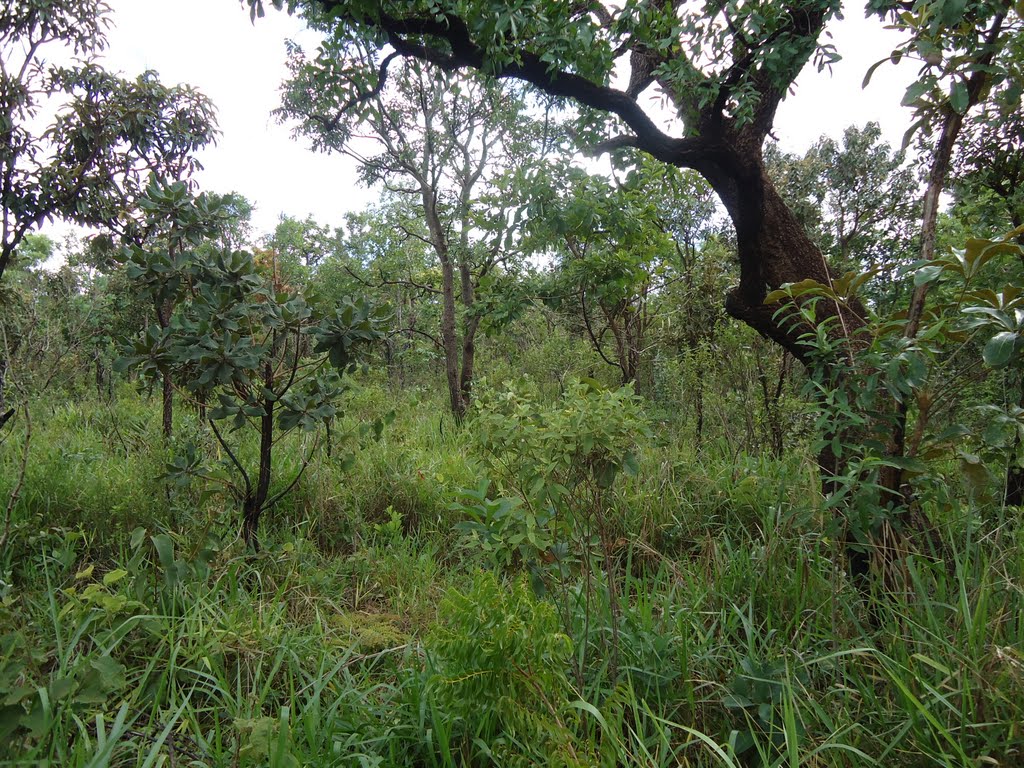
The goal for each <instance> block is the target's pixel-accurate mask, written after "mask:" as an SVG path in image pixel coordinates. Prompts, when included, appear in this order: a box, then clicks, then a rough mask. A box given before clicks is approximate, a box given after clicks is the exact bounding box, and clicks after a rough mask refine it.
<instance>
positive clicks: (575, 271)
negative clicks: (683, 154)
mask: <svg viewBox="0 0 1024 768" xmlns="http://www.w3.org/2000/svg"><path fill="white" fill-rule="evenodd" d="M652 176H655V177H657V179H658V182H659V185H660V187H661V189H662V190H663V191H664V194H662V195H652V194H651V189H650V188H651V186H653V185H651V184H650V180H651V177H652ZM526 194H527V195H528V196H529V199H530V202H529V205H528V211H529V221H528V229H529V232H530V237H529V238H528V240H527V245H528V246H529V247H531V248H532V249H533V250H540V251H544V250H547V249H553V250H554V253H555V254H557V255H558V256H559V257H560V261H559V264H558V270H557V273H556V284H555V285H554V286H552V289H551V291H550V293H551V294H552V297H551V298H550V299H549V300H548V301H549V303H557V304H559V305H561V306H562V307H563V309H568V310H569V311H571V312H576V313H578V318H579V321H580V325H581V326H582V328H581V330H582V332H584V333H585V335H586V337H587V338H588V339H589V340H590V343H591V345H592V346H593V347H594V350H595V351H596V352H597V353H598V355H599V356H600V357H601V358H602V359H603V360H604V361H605V362H606V363H607V364H609V365H612V366H615V367H617V368H618V369H619V374H620V376H621V379H622V383H623V384H628V383H630V382H636V381H637V378H638V376H639V374H640V368H641V362H642V361H643V359H644V358H645V354H644V353H645V352H647V350H648V348H649V346H650V344H651V339H650V335H649V334H650V331H651V328H652V326H653V324H654V323H655V321H656V317H657V310H656V301H655V299H656V298H657V296H658V295H659V294H660V293H661V292H663V291H664V290H665V288H667V287H668V286H669V285H671V284H672V283H673V282H676V281H678V280H683V279H688V278H689V279H692V276H693V275H692V272H693V270H692V266H693V265H692V263H691V262H692V260H693V257H694V255H695V251H696V249H697V248H698V246H699V240H700V239H702V237H703V234H704V230H705V228H706V227H707V225H708V222H709V220H710V218H711V216H712V215H713V213H714V209H713V203H712V201H711V194H710V190H709V189H708V188H707V187H706V185H704V183H703V181H702V180H701V179H700V178H699V177H696V175H695V174H686V173H684V172H681V171H679V170H678V169H674V168H667V167H665V166H663V165H661V164H659V163H653V162H645V163H643V164H642V165H641V167H640V168H637V169H635V170H634V171H633V172H632V173H630V174H629V176H628V177H627V178H626V179H625V180H623V181H616V182H612V181H611V180H610V179H608V178H607V177H605V176H601V175H592V174H590V173H587V172H586V171H584V170H582V169H580V168H576V167H573V166H572V165H570V164H567V163H562V162H557V163H552V164H549V165H548V166H547V167H546V168H544V170H543V172H542V173H541V174H538V175H536V176H535V177H534V179H533V181H532V182H531V188H530V189H529V190H528V191H527V192H526ZM677 238H678V239H677Z"/></svg>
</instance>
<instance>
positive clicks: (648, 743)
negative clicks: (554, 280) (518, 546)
mask: <svg viewBox="0 0 1024 768" xmlns="http://www.w3.org/2000/svg"><path fill="white" fill-rule="evenodd" d="M392 408H394V409H395V410H396V411H397V418H396V421H395V423H394V424H393V425H392V426H391V427H389V428H388V430H386V431H385V433H384V435H383V436H382V438H381V439H380V440H379V441H364V442H363V443H361V444H360V443H358V441H356V442H355V443H349V445H350V450H356V449H358V451H357V455H356V460H355V462H354V463H353V464H352V466H351V467H350V468H345V467H344V466H343V463H342V462H341V460H340V454H341V453H342V451H343V450H344V449H343V447H342V445H343V443H341V442H340V441H339V443H338V444H337V445H336V446H335V447H336V448H337V452H335V453H334V454H333V455H332V456H331V457H328V456H326V454H321V455H318V456H317V457H316V459H315V461H314V463H313V464H312V465H311V467H310V469H309V470H308V471H307V473H306V475H305V476H304V478H303V480H302V481H301V482H300V483H299V484H298V485H297V486H296V490H295V492H294V493H293V494H292V495H291V496H290V497H288V499H287V501H286V502H284V503H282V505H281V506H280V507H279V508H277V509H275V510H274V512H273V514H272V515H271V516H270V518H269V519H268V531H267V535H266V537H265V541H264V548H263V550H262V551H261V552H260V553H259V554H255V555H254V554H251V553H247V552H245V551H244V549H243V547H242V546H241V544H240V543H239V542H238V540H237V537H236V535H235V519H236V518H235V510H234V508H233V506H232V500H231V498H230V497H229V496H227V495H226V494H214V495H208V494H207V495H204V494H203V492H202V490H203V489H202V488H200V487H191V488H177V489H170V490H168V489H167V488H166V487H165V484H164V483H163V482H162V481H160V480H159V479H158V476H159V475H160V474H161V472H162V471H163V467H164V464H165V463H166V461H167V460H168V458H169V457H170V456H171V455H173V452H174V451H175V450H177V449H178V447H180V446H181V445H183V444H184V443H185V442H187V441H202V440H204V439H206V438H205V437H204V433H203V429H202V427H201V426H200V425H197V424H195V423H194V420H193V417H192V416H191V415H190V414H188V413H187V412H182V413H180V414H179V422H178V423H177V424H176V427H177V430H178V434H179V437H178V438H176V442H175V443H173V444H172V445H170V446H167V447H165V446H164V445H163V444H162V441H161V440H160V438H159V423H158V421H157V420H156V418H155V416H154V415H153V414H154V412H155V410H154V409H153V408H152V407H151V404H148V403H146V402H145V401H143V400H141V399H133V398H132V397H130V396H128V395H126V394H125V395H122V397H121V400H120V402H119V405H118V407H117V409H116V410H115V409H111V408H109V407H107V406H105V405H102V404H93V403H79V404H72V405H68V404H63V403H61V404H56V405H48V404H45V403H39V404H36V405H35V406H34V410H33V415H34V425H35V435H34V440H33V452H32V457H31V463H30V470H29V473H28V475H27V477H26V480H25V485H24V490H23V493H22V497H21V500H20V502H19V503H18V505H17V507H16V509H15V519H14V527H13V530H14V536H13V538H12V543H11V546H10V547H9V548H8V550H7V551H5V552H3V553H0V580H2V583H0V765H9V766H14V765H18V766H29V765H53V766H69V767H71V768H76V767H82V766H97V767H98V766H144V767H145V768H149V767H150V766H181V765H189V766H236V765H237V766H282V767H283V766H305V765H309V766H348V765H352V766H400V765H419V766H460V765H481V766H482V765H516V764H521V765H533V764H544V763H546V764H552V765H555V764H561V765H600V766H617V765H626V766H675V765H688V766H780V767H781V766H815V767H817V766H837V767H838V766H861V765H879V766H892V765H899V766H978V765H1001V766H1013V765H1018V764H1020V763H1021V762H1022V761H1024V755H1022V752H1021V750H1022V749H1024V733H1022V732H1021V725H1020V724H1021V723H1022V722H1024V595H1022V590H1021V584H1022V580H1024V558H1022V556H1021V552H1022V547H1021V545H1022V543H1024V541H1022V537H1024V530H1022V526H1021V525H1020V522H1019V519H1018V515H1017V514H1016V513H1015V512H1012V511H1010V510H994V509H976V508H970V507H963V508H961V507H954V506H952V505H953V502H949V504H950V506H947V507H945V508H943V509H936V510H931V518H932V519H934V520H936V521H939V525H938V528H937V533H936V540H935V542H934V545H933V547H932V548H931V549H930V550H929V551H928V552H922V553H918V554H915V555H913V556H912V557H910V558H909V559H908V560H907V561H906V563H905V583H904V584H903V588H902V590H901V591H900V592H899V593H898V594H895V595H891V594H890V595H875V596H873V597H870V598H866V597H865V596H864V594H863V593H862V592H860V591H858V590H856V589H853V588H852V587H851V586H850V585H849V583H848V580H847V578H846V576H845V574H844V573H843V572H842V561H841V558H840V556H839V551H840V550H839V546H838V545H837V543H836V542H835V541H833V540H832V539H831V538H830V537H829V536H828V535H827V527H826V525H825V522H826V521H825V519H824V515H823V513H822V511H821V510H819V509H818V508H817V506H816V504H815V501H814V499H815V494H814V478H813V471H812V469H811V468H810V467H809V466H808V463H807V462H806V461H805V460H803V459H802V458H801V457H800V456H799V455H796V454H795V453H794V454H793V455H790V456H787V457H785V458H783V459H781V460H774V459H768V458H758V457H748V456H745V455H742V454H740V455H738V456H737V455H734V454H732V453H730V452H728V451H725V450H723V451H717V450H716V449H715V447H714V446H713V445H705V446H704V447H702V448H701V449H700V450H696V449H694V448H690V447H686V446H681V445H678V444H677V443H676V442H675V441H673V440H670V439H667V438H666V439H661V440H656V441H655V443H654V444H652V445H648V446H647V447H646V448H645V449H644V451H643V455H642V456H641V457H640V458H641V462H640V465H641V471H640V474H639V475H638V476H637V477H636V478H632V479H629V480H628V481H627V482H625V483H624V484H623V485H622V486H621V487H620V488H619V489H618V490H617V491H616V492H615V493H610V494H609V495H608V497H607V503H608V508H607V509H606V510H603V513H604V514H605V515H607V516H608V518H609V525H610V526H611V528H612V529H613V531H614V533H615V536H614V539H615V541H614V547H613V548H612V550H611V551H609V552H607V553H603V554H602V555H601V557H602V558H605V559H604V560H602V561H601V562H600V563H597V564H596V565H595V567H594V568H592V569H591V570H589V571H584V570H582V569H581V568H576V569H570V570H569V571H567V572H566V573H565V575H564V578H562V579H560V580H559V581H558V582H557V583H553V584H552V587H553V588H552V589H551V590H550V591H549V593H548V594H547V595H545V596H542V597H540V596H537V595H534V594H533V593H532V592H531V591H530V590H529V589H527V588H526V587H525V586H523V582H522V580H521V579H522V575H523V574H521V573H518V572H517V571H516V569H515V568H512V569H510V570H509V571H508V572H500V573H495V572H488V571H484V570H481V568H482V567H484V566H486V565H487V564H488V563H489V562H491V561H489V560H487V559H485V558H484V557H482V556H480V555H479V554H477V553H474V552H473V551H472V549H467V548H465V547H460V546H457V545H458V544H459V543H460V542H459V539H458V534H457V533H456V532H455V530H454V525H455V523H456V522H458V520H457V519H456V517H455V516H456V514H457V513H455V512H453V511H452V510H451V509H450V508H449V503H450V502H451V501H452V500H454V499H455V498H456V496H457V493H458V490H459V489H460V488H464V487H470V486H472V485H474V484H475V482H476V477H477V474H478V472H479V466H480V461H481V459H482V457H478V456H475V455H474V448H473V445H474V442H473V441H472V440H470V439H469V438H468V436H467V435H466V434H465V431H459V430H456V429H454V428H453V425H452V424H451V423H450V422H449V421H448V420H447V419H445V418H444V417H442V416H441V415H440V414H441V412H442V404H440V403H439V402H438V401H435V400H434V399H432V398H431V397H428V396H425V395H422V394H420V395H417V394H401V395H395V394H393V393H388V392H384V391H383V390H382V389H381V388H380V387H378V386H377V385H373V384H366V385H365V386H363V387H362V388H361V389H359V390H358V391H357V392H356V393H355V395H354V397H353V400H352V401H351V403H350V407H349V409H348V410H347V411H346V414H345V416H344V417H343V419H342V420H341V421H340V422H339V424H338V425H337V426H338V430H337V433H338V434H341V433H344V432H345V431H346V429H347V428H348V427H351V426H354V425H355V424H357V423H358V422H359V421H360V420H364V419H366V418H368V417H370V416H376V415H379V414H381V413H384V412H386V411H387V410H390V409H392ZM18 448H19V446H17V439H16V436H14V437H13V438H12V439H9V440H8V441H7V443H5V444H4V446H3V447H2V448H0V467H2V473H0V500H3V499H6V494H7V492H8V491H9V489H10V488H11V487H12V485H13V479H12V478H13V469H15V468H16V465H17V459H18V455H17V454H18ZM297 448H298V444H297V443H295V444H291V443H288V442H284V443H282V444H281V445H280V447H279V455H280V456H281V460H280V462H279V463H278V465H277V468H278V470H279V471H280V475H279V478H281V479H279V480H278V481H277V482H281V483H283V482H286V480H287V478H289V477H290V474H291V472H293V471H296V470H297V468H298V466H299V462H300V459H299V458H298V450H297ZM244 450H245V451H248V450H251V447H246V448H245V449H244ZM597 566H599V567H597ZM609 579H614V580H615V584H616V587H617V594H618V595H619V596H620V601H619V602H620V605H619V606H618V610H617V611H616V610H613V608H612V606H611V605H610V604H609V599H608V595H609V594H610V590H609V589H608V588H607V587H608V585H607V580H609ZM613 625H614V627H613ZM613 629H614V631H613ZM499 640H500V642H501V643H502V645H501V647H500V650H499V652H493V650H494V649H493V648H492V650H491V651H490V652H489V651H487V648H488V647H489V646H488V643H495V642H498V641H499ZM613 655H614V657H615V658H616V659H617V663H612V658H613Z"/></svg>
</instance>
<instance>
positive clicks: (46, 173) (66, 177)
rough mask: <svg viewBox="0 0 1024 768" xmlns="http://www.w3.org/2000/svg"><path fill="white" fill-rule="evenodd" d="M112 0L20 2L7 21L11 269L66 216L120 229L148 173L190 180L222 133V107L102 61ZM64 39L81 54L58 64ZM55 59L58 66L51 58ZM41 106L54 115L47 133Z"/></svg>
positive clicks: (2, 98)
mask: <svg viewBox="0 0 1024 768" xmlns="http://www.w3.org/2000/svg"><path fill="white" fill-rule="evenodd" d="M109 11H110V7H109V5H107V4H106V3H103V2H85V1H84V0H60V1H59V2H48V3H40V2H38V0H17V1H16V2H13V3H8V4H7V5H6V7H5V9H4V11H3V15H2V16H0V45H2V47H3V48H4V50H6V51H10V52H11V57H10V58H7V59H5V72H7V73H8V74H6V75H5V76H4V77H3V78H2V79H0V104H2V105H3V110H2V112H3V115H2V116H0V136H3V137H4V138H3V144H4V150H5V151H4V152H3V155H2V158H0V175H2V176H3V178H4V179H5V182H4V185H5V187H4V188H5V190H6V192H5V194H4V200H3V213H4V220H5V221H6V222H7V224H6V225H5V227H4V232H3V241H2V242H0V276H2V275H3V274H4V271H5V270H6V268H7V267H8V266H9V265H10V263H11V260H12V258H13V255H14V251H15V250H16V249H17V248H18V247H19V245H20V244H21V242H22V240H23V239H24V237H25V236H26V235H27V234H28V233H29V232H30V231H31V230H32V229H34V228H35V227H36V226H38V225H39V224H41V223H42V222H44V221H46V220H47V219H50V218H53V217H54V216H58V217H62V218H64V219H67V220H69V221H73V222H75V223H76V224H80V225H85V226H97V225H100V226H105V227H111V228H118V227H119V226H121V225H122V224H124V221H125V217H124V215H123V214H124V212H125V208H126V207H127V206H128V204H129V203H130V202H131V201H132V200H133V199H134V198H135V197H137V196H140V195H141V194H142V190H143V188H144V186H145V184H146V182H147V179H148V178H149V176H150V175H151V174H152V175H155V176H157V177H159V178H161V179H167V178H171V179H173V178H179V179H180V178H184V177H187V176H188V175H189V174H190V173H191V172H192V171H193V170H194V169H195V168H196V167H197V161H196V159H195V156H194V155H195V152H196V151H197V150H198V149H200V148H201V147H203V146H205V145H206V144H208V143H209V142H211V141H212V140H213V138H214V135H215V133H216V128H215V125H214V119H213V106H212V105H211V104H210V102H209V100H208V99H206V97H205V96H203V95H202V94H200V93H198V92H197V91H195V90H193V89H192V88H190V87H188V86H175V87H168V86H165V85H163V84H161V83H160V82H159V80H158V79H157V76H156V73H155V72H146V73H144V74H142V75H140V76H139V77H138V78H136V79H135V80H126V79H123V78H121V77H118V76H116V75H113V74H111V73H109V72H107V71H105V70H104V69H103V68H102V67H100V66H99V64H97V63H96V61H95V58H94V57H95V56H96V54H97V53H99V52H100V51H102V50H103V48H104V47H105V46H106V39H105V31H106V26H107V24H108V23H109V17H108V14H109ZM58 46H63V47H64V48H65V49H66V50H69V51H71V52H73V54H74V55H75V56H77V57H79V58H77V59H76V60H75V61H74V62H73V63H71V64H68V65H66V66H60V65H58V64H53V63H50V61H52V60H53V58H58V59H59V56H58V57H53V56H52V55H47V51H51V50H53V51H54V53H56V52H57V51H56V50H54V49H55V48H57V47H58ZM48 60H49V61H48ZM40 111H44V113H50V114H52V115H53V119H52V122H50V124H49V125H48V126H46V127H45V128H43V129H42V130H39V127H38V121H37V120H36V119H35V118H36V117H37V115H38V114H39V113H40Z"/></svg>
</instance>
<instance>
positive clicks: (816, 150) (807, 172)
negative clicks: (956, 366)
mask: <svg viewBox="0 0 1024 768" xmlns="http://www.w3.org/2000/svg"><path fill="white" fill-rule="evenodd" d="M880 139H881V130H880V129H879V126H878V124H877V123H867V124H866V125H865V126H864V127H863V128H858V127H856V126H850V127H849V128H847V129H846V130H845V131H844V132H843V139H842V143H841V144H840V143H838V142H836V141H835V140H833V139H831V138H828V137H826V136H823V137H821V138H820V139H819V140H818V141H817V142H815V144H814V146H812V147H811V148H810V149H809V150H808V151H807V153H806V154H805V155H804V156H803V157H802V158H798V157H796V156H793V155H787V154H785V153H783V152H780V151H779V150H778V148H777V147H775V146H774V145H769V146H768V148H767V151H766V153H765V158H766V161H767V164H768V170H769V173H770V174H771V175H772V176H773V178H775V179H776V182H777V184H778V186H779V188H780V189H782V190H785V191H784V193H783V197H784V198H785V199H786V202H787V204H788V205H789V206H790V207H791V208H792V209H793V210H794V212H796V213H797V215H798V217H799V218H800V219H801V221H802V222H803V224H804V226H805V227H806V228H807V230H808V232H810V233H811V235H812V237H813V238H814V240H815V242H817V243H818V245H819V247H821V249H822V251H823V252H824V253H825V254H827V255H828V256H829V258H830V259H832V262H833V263H834V264H835V265H836V266H837V268H838V269H839V270H841V271H843V272H846V271H851V270H852V271H857V272H859V271H861V270H875V271H877V272H878V273H879V276H880V277H881V278H882V280H881V283H882V285H881V286H880V289H881V292H883V293H885V292H887V293H889V294H891V293H892V291H893V290H894V289H895V288H896V287H898V283H899V281H900V275H899V269H900V267H904V266H906V265H907V264H909V263H910V262H911V261H912V260H913V258H914V256H915V255H916V254H915V253H914V252H913V248H914V246H915V245H916V242H915V240H916V237H917V233H918V229H919V225H920V221H921V210H920V205H919V200H918V181H917V179H916V178H915V174H914V171H913V168H911V167H910V166H909V165H907V164H906V163H905V159H904V155H903V153H902V152H897V151H894V150H893V149H892V148H891V147H890V146H889V145H888V144H887V143H885V142H883V141H881V140H880ZM872 298H876V299H877V298H878V295H875V296H873V297H872ZM888 298H889V300H890V301H889V303H890V304H891V303H892V296H891V295H890V296H889V297H888Z"/></svg>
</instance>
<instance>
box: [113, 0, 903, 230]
mask: <svg viewBox="0 0 1024 768" xmlns="http://www.w3.org/2000/svg"><path fill="white" fill-rule="evenodd" d="M110 4H111V6H112V8H113V22H114V26H113V27H112V29H111V30H110V32H109V35H108V39H109V44H110V45H109V48H108V50H107V51H106V53H105V55H104V59H105V64H106V66H107V68H108V69H111V70H114V71H119V72H121V73H122V74H124V75H128V76H135V75H137V74H139V73H140V72H142V71H144V70H146V69H154V70H156V71H157V72H159V73H160V76H161V79H162V81H163V82H165V83H166V84H175V83H189V84H191V85H193V86H195V87H197V88H198V89H199V90H201V91H202V92H203V93H205V94H206V95H207V96H209V97H210V98H211V99H212V100H213V102H214V104H216V106H217V110H218V122H219V125H220V130H221V133H222V135H221V137H220V140H219V141H218V144H217V146H215V147H212V148H209V149H207V150H205V151H204V152H203V153H202V155H201V160H202V162H203V165H204V166H205V170H204V171H203V173H202V174H201V176H200V177H199V181H200V184H201V185H202V188H203V189H206V190H210V191H214V192H228V191H237V192H241V193H242V194H244V195H245V196H246V197H247V198H249V199H250V200H251V201H252V202H254V203H255V205H256V213H255V216H254V223H255V225H256V229H257V231H259V232H266V231H269V230H271V229H273V227H274V224H275V223H276V221H277V218H278V216H279V215H280V214H281V213H287V214H290V215H292V216H297V217H300V218H304V217H305V216H306V215H309V214H312V215H313V216H314V217H315V218H316V219H317V220H318V221H320V222H322V223H325V224H331V225H337V224H340V223H341V219H342V216H343V214H344V213H345V212H346V211H349V210H354V209H358V208H361V207H363V206H364V205H365V204H366V203H367V202H368V201H369V200H371V199H372V197H373V194H372V193H371V192H369V191H367V190H365V189H363V188H361V187H360V186H359V185H358V184H357V181H356V175H355V172H354V166H353V164H352V162H351V161H349V160H348V159H346V158H343V157H341V156H337V155H333V156H327V155H322V154H317V153H314V152H312V151H311V150H309V149H308V148H307V147H306V146H304V144H303V143H301V142H300V141H296V140H293V139H292V138H291V136H290V131H289V128H288V127H287V126H281V125H278V124H277V123H276V122H275V120H274V119H273V118H272V117H271V116H270V112H271V110H273V109H274V108H275V107H277V106H278V103H279V95H278V88H279V86H280V84H281V81H282V80H283V79H284V77H285V75H286V70H285V66H284V60H285V40H287V39H296V40H299V41H300V42H304V43H305V44H306V45H307V46H309V47H312V45H313V44H315V38H311V37H310V36H309V33H308V32H304V30H303V27H302V24H301V22H299V20H298V19H296V18H291V17H288V16H287V15H285V14H284V13H279V12H275V11H272V10H270V11H268V13H267V16H266V17H265V18H264V19H261V20H258V21H257V23H256V24H255V25H253V24H251V23H250V21H249V15H248V12H247V10H246V9H244V8H243V7H242V6H241V4H240V3H239V2H238V0H175V2H167V1H166V0H110ZM862 7H863V6H852V7H851V10H850V11H849V13H848V17H847V18H846V20H844V21H842V22H836V23H834V24H833V26H832V28H831V30H830V31H831V32H832V34H833V36H834V42H835V44H836V45H837V47H838V49H839V52H840V54H842V56H843V60H842V61H841V62H839V63H838V64H836V65H834V66H833V67H832V73H831V75H829V73H828V72H825V73H822V74H818V73H815V72H813V69H812V68H810V67H808V69H807V71H806V72H805V73H804V75H803V76H802V77H801V78H800V80H799V81H798V83H797V88H796V92H795V94H794V95H792V96H790V97H789V98H788V99H787V100H786V101H785V102H784V103H783V105H782V107H781V108H780V110H779V114H778V119H777V121H776V130H775V135H776V136H777V137H778V138H779V140H780V142H781V143H782V146H783V147H784V148H785V149H787V150H790V151H799V152H802V151H803V150H805V149H806V148H807V147H809V146H810V145H811V144H812V143H813V142H814V140H816V139H817V138H818V137H819V136H821V135H822V134H828V135H830V136H833V137H836V138H838V137H840V136H842V132H843V129H844V128H846V127H847V126H849V125H851V124H857V125H863V124H864V123H865V122H867V121H868V120H876V121H878V122H880V123H881V124H882V129H883V135H884V136H885V138H886V139H887V140H888V141H890V143H892V144H894V145H898V144H899V142H900V140H901V138H902V134H903V132H904V131H905V130H906V128H907V127H908V125H909V122H910V121H909V119H908V116H907V113H906V112H905V110H902V109H901V108H900V107H899V102H900V99H901V97H902V94H903V91H904V89H905V87H906V84H907V82H909V77H910V76H911V75H912V74H913V73H912V72H909V73H908V72H899V73H897V72H896V71H895V70H894V68H893V67H892V66H890V65H885V66H883V67H881V68H879V70H878V72H877V73H876V74H875V76H874V78H873V79H872V83H871V85H870V86H869V87H868V88H867V90H862V89H861V82H862V80H863V79H864V74H865V72H866V71H867V69H868V67H869V66H871V64H873V63H874V62H876V61H878V60H880V59H882V58H885V57H886V56H887V55H888V54H889V52H890V51H891V50H892V48H893V46H894V44H895V39H894V38H893V36H892V34H893V33H891V32H887V31H885V30H884V29H883V27H882V25H881V24H880V23H879V22H878V21H877V20H874V19H872V20H865V19H864V18H863V11H862V10H861V8H862Z"/></svg>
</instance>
